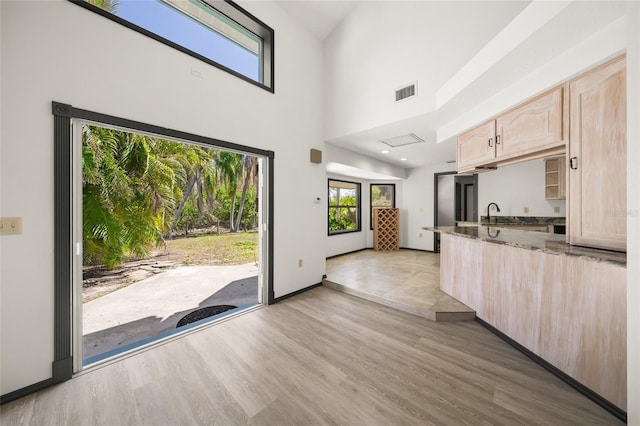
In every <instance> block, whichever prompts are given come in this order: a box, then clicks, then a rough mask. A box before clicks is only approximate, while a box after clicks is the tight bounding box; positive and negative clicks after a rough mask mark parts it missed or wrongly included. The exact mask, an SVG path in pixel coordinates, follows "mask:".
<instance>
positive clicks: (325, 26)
mask: <svg viewBox="0 0 640 426" xmlns="http://www.w3.org/2000/svg"><path fill="white" fill-rule="evenodd" d="M358 3H359V1H335V0H294V1H278V4H279V5H280V7H282V8H283V9H284V10H285V11H286V12H287V13H288V14H289V15H291V16H292V17H293V18H294V19H295V20H296V21H298V22H300V23H301V24H302V26H304V27H305V28H306V29H307V30H309V32H311V34H313V35H314V36H316V37H317V38H318V39H319V40H324V39H325V38H327V36H328V35H329V34H331V32H332V31H333V30H334V29H335V28H336V26H337V25H338V24H339V23H340V21H342V19H343V18H344V17H345V16H347V15H348V14H349V13H350V12H351V11H352V10H353V8H354V7H356V5H357V4H358Z"/></svg>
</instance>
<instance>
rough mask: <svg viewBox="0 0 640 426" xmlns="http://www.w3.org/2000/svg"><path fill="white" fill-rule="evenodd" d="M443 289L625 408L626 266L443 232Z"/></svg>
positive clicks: (478, 314)
mask: <svg viewBox="0 0 640 426" xmlns="http://www.w3.org/2000/svg"><path fill="white" fill-rule="evenodd" d="M440 287H441V289H442V291H444V292H445V293H447V294H449V295H451V296H453V297H455V298H456V299H458V300H459V301H461V302H462V303H464V304H465V305H467V306H469V307H470V308H472V309H474V310H475V311H476V315H477V316H478V318H480V319H482V320H484V321H486V322H487V323H489V324H490V325H492V326H493V327H495V328H496V329H498V330H500V331H501V332H502V333H504V334H506V335H507V336H509V337H510V338H511V339H513V340H515V341H516V342H518V343H519V344H521V345H522V346H524V347H525V348H527V349H529V350H530V351H531V352H533V353H535V354H536V355H538V356H540V357H541V358H543V359H544V360H546V361H547V362H549V363H550V364H552V365H553V366H555V367H557V368H558V369H560V370H561V371H563V372H564V373H566V374H567V375H569V376H571V377H572V378H574V379H575V380H577V381H578V382H580V383H582V384H583V385H585V386H586V387H587V388H589V389H591V390H592V391H594V392H595V393H597V394H598V395H600V396H601V397H603V398H605V399H606V400H608V401H609V402H611V403H612V404H614V405H616V406H617V407H619V408H621V409H623V410H625V411H626V410H627V358H626V353H627V333H626V324H627V322H626V321H627V315H626V306H627V304H626V268H625V267H623V266H618V265H613V264H609V263H604V262H596V261H592V260H585V259H582V258H579V257H569V256H564V255H553V254H548V253H543V252H539V251H532V250H525V249H521V248H515V247H510V246H506V245H500V244H492V243H487V242H484V241H480V240H474V239H469V238H464V237H457V236H454V235H448V234H442V235H441V252H440Z"/></svg>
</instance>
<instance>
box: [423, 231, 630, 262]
mask: <svg viewBox="0 0 640 426" xmlns="http://www.w3.org/2000/svg"><path fill="white" fill-rule="evenodd" d="M422 229H424V230H426V231H433V232H440V233H442V234H450V235H456V236H459V237H464V238H472V239H476V240H481V241H486V242H488V243H493V244H503V245H507V246H510V247H517V248H521V249H525V250H534V251H541V252H544V253H548V254H554V255H564V256H572V257H580V258H583V259H585V260H589V261H593V262H605V263H610V264H612V265H618V266H623V267H626V266H627V254H626V253H621V252H617V251H609V250H600V249H595V248H589V247H581V246H574V245H570V244H567V243H566V242H565V236H564V235H558V234H550V233H547V232H531V231H521V230H517V229H509V228H501V227H500V225H498V226H493V225H492V226H437V227H433V226H425V227H423V228H422Z"/></svg>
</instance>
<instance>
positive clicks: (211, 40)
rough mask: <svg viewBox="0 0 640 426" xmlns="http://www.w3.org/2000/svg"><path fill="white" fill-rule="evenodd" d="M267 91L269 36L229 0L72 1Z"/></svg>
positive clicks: (270, 54) (270, 68) (268, 31)
mask: <svg viewBox="0 0 640 426" xmlns="http://www.w3.org/2000/svg"><path fill="white" fill-rule="evenodd" d="M71 1H72V2H73V3H76V4H79V5H81V6H83V7H85V8H87V9H89V10H92V11H93V12H96V13H99V14H101V15H103V16H105V17H107V18H109V19H111V20H113V21H116V22H118V23H120V24H122V25H125V26H127V27H129V28H131V29H133V30H135V31H138V32H140V33H142V34H145V35H147V36H149V37H151V38H153V39H155V40H158V41H160V42H162V43H164V44H167V45H169V46H171V47H173V48H175V49H178V50H180V51H182V52H184V53H186V54H188V55H191V56H193V57H196V58H198V59H200V60H202V61H204V62H206V63H208V64H210V65H213V66H215V67H217V68H220V69H222V70H224V71H227V72H229V73H231V74H233V75H235V76H237V77H239V78H242V79H243V80H246V81H249V82H251V83H253V84H255V85H257V86H260V87H262V88H263V89H266V90H269V91H271V92H273V91H274V89H273V69H274V67H273V38H274V32H273V30H272V29H271V28H269V27H268V26H267V25H266V24H264V23H263V22H261V21H260V20H258V19H257V18H255V17H254V16H253V15H251V14H250V13H249V12H247V11H246V10H244V9H242V8H241V7H240V6H238V5H237V4H235V3H234V2H232V1H220V0H71Z"/></svg>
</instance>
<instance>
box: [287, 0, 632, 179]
mask: <svg viewBox="0 0 640 426" xmlns="http://www.w3.org/2000/svg"><path fill="white" fill-rule="evenodd" d="M279 4H280V5H281V6H282V8H283V9H284V10H285V11H286V12H287V13H289V14H290V15H291V16H292V17H293V18H294V19H295V20H296V21H298V22H300V23H301V24H302V26H303V27H305V28H306V29H308V30H309V32H310V33H312V34H314V35H315V36H316V37H317V38H318V39H319V40H320V41H322V42H323V44H324V50H325V82H324V84H325V115H326V117H325V137H326V139H327V140H326V141H327V142H328V143H330V144H333V145H336V146H339V147H341V148H344V149H348V150H350V151H354V152H357V153H360V154H363V155H366V156H369V157H372V158H375V159H377V160H379V161H384V162H387V163H390V164H393V165H395V166H399V167H402V168H407V169H409V168H415V167H421V166H424V165H427V164H445V163H447V162H449V163H450V162H451V161H452V160H455V134H456V132H459V131H460V130H464V129H455V128H454V129H453V130H451V126H450V123H451V122H453V121H454V120H456V119H457V118H458V117H460V116H461V115H463V114H464V113H466V112H467V111H468V110H469V109H470V108H471V107H475V106H476V105H478V104H479V103H480V101H481V100H484V99H487V98H490V97H491V96H492V95H493V94H495V93H497V92H499V91H501V90H504V89H505V88H507V87H509V86H510V85H512V84H514V83H516V82H518V81H519V80H522V79H523V78H525V77H526V76H527V75H528V74H529V73H530V72H531V71H532V70H534V69H535V67H537V66H540V65H541V64H544V63H547V62H549V61H551V60H552V59H554V58H555V57H557V56H559V55H562V53H563V52H564V51H565V50H567V49H570V48H571V47H573V46H574V45H575V44H576V43H579V42H580V41H581V40H583V39H585V38H587V37H588V36H590V35H592V34H594V33H595V32H597V31H598V30H599V29H601V28H603V27H605V26H606V25H607V24H608V23H611V22H613V21H614V20H615V19H617V18H618V17H620V16H621V15H622V14H623V13H624V2H611V1H610V2H598V1H589V2H587V1H564V2H545V1H538V0H536V1H533V2H531V1H481V2H477V1H474V2H469V1H417V2H405V1H391V0H386V1H385V0H379V1H322V0H320V1H317V0H314V1H307V0H300V1H281V2H279ZM488 22H489V23H490V25H487V23H488ZM336 51H338V53H335V52H336ZM336 58H337V59H336ZM345 58H346V59H345ZM351 58H356V59H353V60H352V59H351ZM372 65H373V66H372ZM340 79H343V81H341V80H340ZM411 81H417V82H418V96H416V98H415V99H410V100H408V101H406V103H405V104H403V105H399V104H398V105H394V102H393V100H390V101H389V100H388V98H389V96H391V97H392V96H393V90H394V89H395V88H397V87H398V86H399V85H400V84H403V83H406V82H411ZM382 90H384V92H382ZM387 92H390V93H389V96H388V95H387ZM385 108H386V109H385ZM332 114H333V115H332ZM443 127H444V128H446V129H447V131H442V129H443ZM410 133H413V134H416V135H418V136H419V137H420V138H421V139H424V140H425V142H424V143H416V144H413V145H406V146H403V147H398V148H391V149H390V150H389V151H390V152H388V153H382V151H384V150H388V147H387V146H385V145H384V144H383V143H382V142H381V141H382V140H384V139H388V138H393V137H397V136H402V135H407V134H410ZM403 159H404V160H403ZM452 167H454V166H452Z"/></svg>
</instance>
